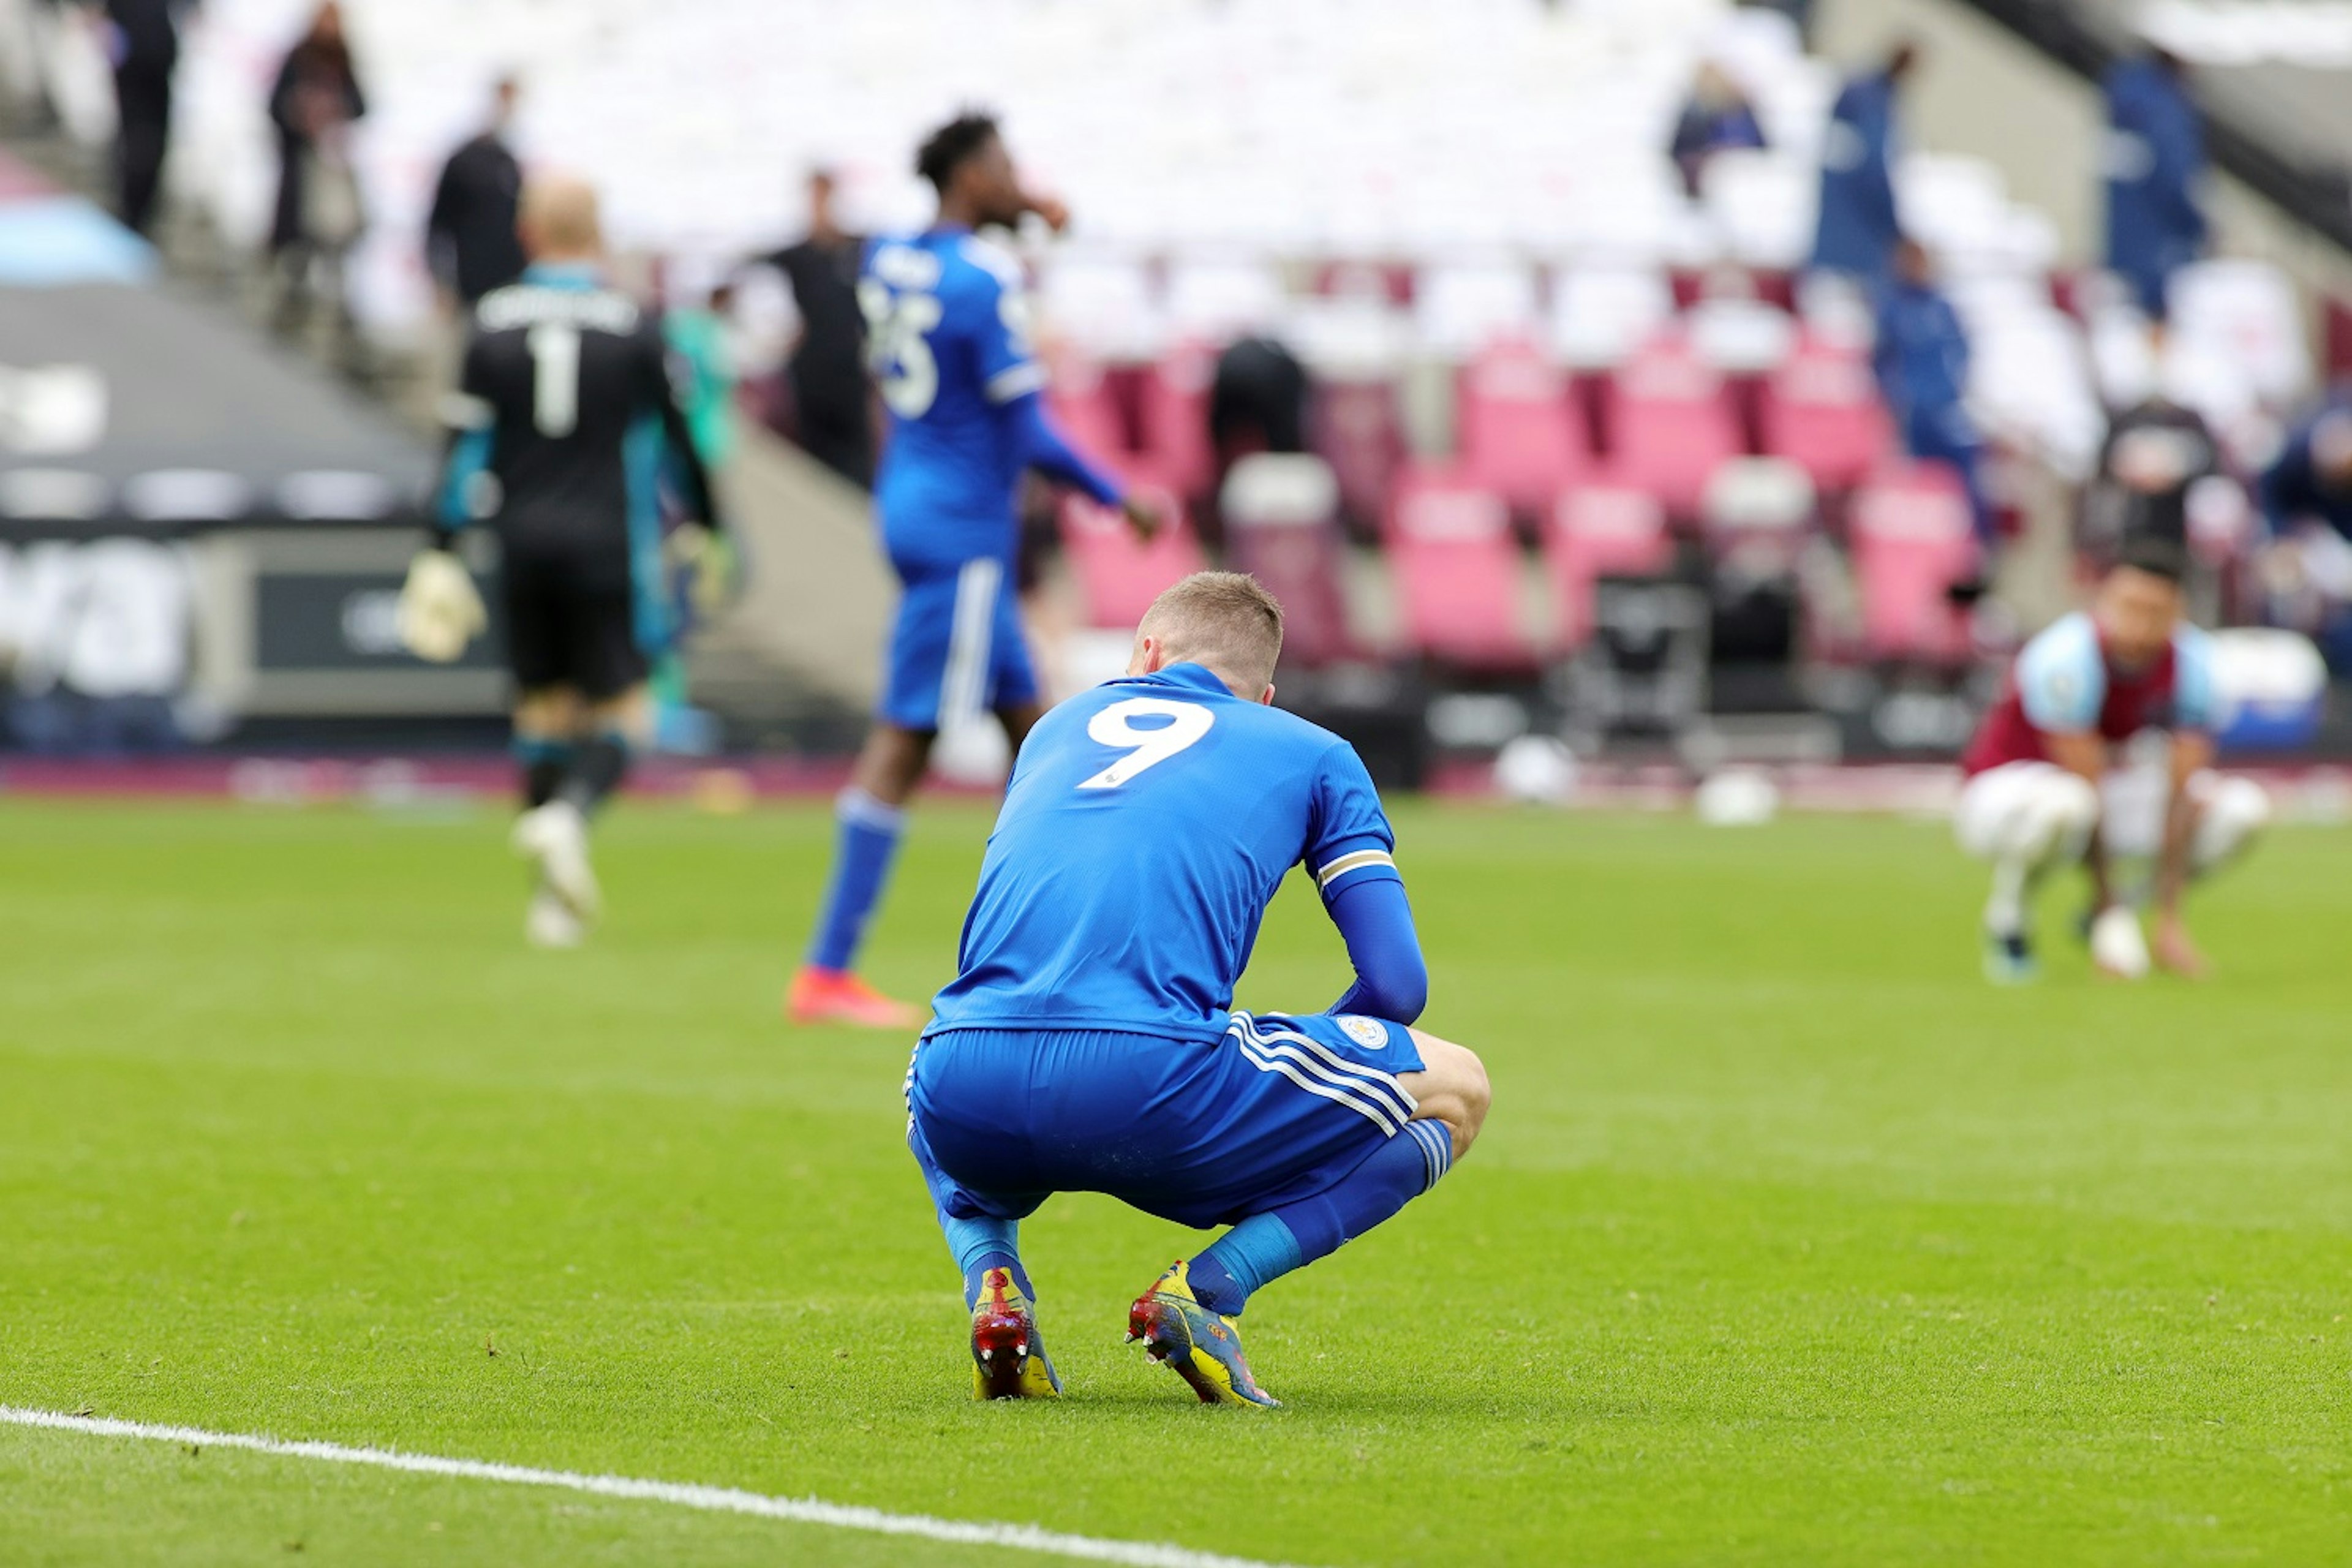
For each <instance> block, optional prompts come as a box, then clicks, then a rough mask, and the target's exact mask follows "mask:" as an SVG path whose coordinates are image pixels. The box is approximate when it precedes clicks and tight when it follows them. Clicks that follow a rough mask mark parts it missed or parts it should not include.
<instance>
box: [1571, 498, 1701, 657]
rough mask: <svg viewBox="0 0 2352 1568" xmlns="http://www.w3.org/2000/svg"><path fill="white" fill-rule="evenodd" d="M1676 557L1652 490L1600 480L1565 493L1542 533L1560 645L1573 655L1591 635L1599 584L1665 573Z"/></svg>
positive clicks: (1661, 508)
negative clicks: (1595, 586)
mask: <svg viewBox="0 0 2352 1568" xmlns="http://www.w3.org/2000/svg"><path fill="white" fill-rule="evenodd" d="M1674 557H1675V545H1674V539H1673V536H1672V535H1671V534H1669V533H1668V532H1667V531H1666V511H1665V508H1664V507H1663V506H1661V505H1660V504H1659V502H1658V498H1657V497H1655V496H1654V495H1652V494H1650V493H1649V492H1648V491H1647V490H1643V489H1635V488H1633V486H1630V485H1623V484H1616V483H1609V482H1601V481H1596V482H1593V483H1590V484H1584V485H1580V486H1578V487H1577V488H1576V489H1571V490H1569V491H1566V492H1565V493H1563V494H1562V495H1561V496H1560V497H1559V499H1558V500H1557V501H1555V502H1554V503H1553V506H1552V509H1551V515H1550V517H1549V519H1547V520H1546V524H1545V527H1544V531H1543V561H1544V576H1545V578H1546V580H1547V581H1548V582H1549V584H1550V585H1551V596H1552V607H1553V613H1554V615H1555V616H1556V617H1557V625H1558V641H1559V647H1561V648H1562V649H1563V650H1571V651H1572V650H1574V649H1576V648H1579V647H1582V646H1583V645H1584V641H1585V639H1586V638H1587V637H1591V635H1592V588H1593V584H1595V583H1597V582H1599V581H1600V580H1601V578H1603V577H1616V576H1624V577H1633V576H1648V575H1652V574H1657V573H1663V572H1664V571H1665V570H1666V569H1667V567H1669V566H1671V565H1672V564H1673V563H1674Z"/></svg>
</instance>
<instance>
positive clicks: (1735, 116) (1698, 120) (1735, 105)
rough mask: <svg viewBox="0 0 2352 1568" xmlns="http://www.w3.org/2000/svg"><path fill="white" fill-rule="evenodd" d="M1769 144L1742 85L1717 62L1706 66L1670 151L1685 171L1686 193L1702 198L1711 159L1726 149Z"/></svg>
mask: <svg viewBox="0 0 2352 1568" xmlns="http://www.w3.org/2000/svg"><path fill="white" fill-rule="evenodd" d="M1766 145H1769V143H1767V142H1766V141H1765V139H1764V127H1763V126H1762V125H1761V124H1760V123H1759V122H1758V121H1757V118H1756V109H1755V106H1754V105H1752V104H1750V103H1749V102H1748V95H1747V94H1746V93H1743V92H1741V91H1740V90H1739V84H1738V82H1735V81H1733V80H1732V79H1731V78H1730V77H1729V76H1728V75H1727V74H1726V73H1725V71H1724V69H1723V68H1722V67H1720V66H1718V65H1717V64H1716V63H1715V62H1714V61H1712V60H1709V61H1707V62H1706V63H1705V64H1702V65H1701V66H1700V67H1699V68H1698V76H1697V79H1696V80H1694V81H1693V82H1692V83H1691V94H1690V97H1689V98H1688V99H1687V100H1685V102H1684V104H1683V112H1682V117H1681V118H1680V119H1679V120H1677V121H1675V140H1674V145H1673V146H1672V147H1671V148H1669V149H1668V152H1669V153H1670V155H1671V156H1672V157H1673V158H1674V161H1675V168H1676V169H1677V170H1679V171H1681V174H1682V177H1683V189H1684V191H1685V193H1687V194H1688V195H1691V196H1693V197H1696V195H1698V193H1699V181H1700V178H1701V177H1702V176H1703V175H1704V174H1706V164H1707V160H1708V159H1710V158H1712V157H1713V156H1714V155H1715V154H1716V153H1720V152H1722V151H1723V150H1724V149H1725V148H1727V147H1763V146H1766Z"/></svg>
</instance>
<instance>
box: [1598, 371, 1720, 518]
mask: <svg viewBox="0 0 2352 1568" xmlns="http://www.w3.org/2000/svg"><path fill="white" fill-rule="evenodd" d="M1610 430H1611V432H1612V437H1611V439H1612V444H1613V447H1614V450H1613V451H1612V454H1611V458H1612V465H1611V466H1612V468H1613V469H1614V471H1615V472H1616V473H1617V475H1618V476H1619V477H1620V478H1621V479H1625V480H1626V481H1628V482H1630V483H1632V484H1634V485H1638V486H1639V487H1641V488H1642V489H1645V490H1648V491H1649V492H1650V493H1651V494H1652V495H1654V496H1656V497H1657V498H1658V499H1659V500H1662V501H1664V502H1665V504H1666V509H1667V510H1669V511H1670V512H1673V513H1675V515H1677V516H1685V517H1686V516H1690V515H1692V514H1694V513H1696V511H1697V510H1698V505H1699V500H1700V498H1701V497H1703V496H1704V495H1705V494H1706V481H1707V480H1708V479H1710V478H1712V477H1713V476H1714V473H1715V470H1716V469H1717V468H1718V467H1720V466H1721V465H1722V464H1723V463H1725V462H1727V461H1728V460H1729V459H1731V458H1736V457H1738V456H1739V455H1740V453H1741V451H1742V450H1743V447H1742V443H1741V440H1740V436H1739V419H1738V413H1737V412H1736V411H1735V410H1734V408H1733V406H1732V403H1731V398H1730V395H1729V394H1728V392H1727V389H1726V388H1725V386H1724V384H1723V377H1722V375H1721V374H1719V373H1718V372H1717V371H1716V370H1715V368H1714V367H1713V366H1711V365H1709V364H1707V363H1706V362H1705V361H1703V360H1701V359H1700V358H1699V357H1698V356H1697V355H1696V354H1695V353H1692V352H1691V351H1690V348H1689V347H1688V345H1687V344H1685V343H1684V342H1682V341H1681V340H1680V339H1678V338H1675V337H1663V338H1660V339H1658V340H1656V341H1654V342H1652V343H1651V344H1650V345H1649V346H1648V347H1646V348H1644V349H1643V350H1642V351H1641V352H1640V353H1637V354H1635V355H1634V356H1633V358H1632V359H1631V360H1629V361H1627V362H1626V363H1625V364H1624V365H1623V366H1622V367H1621V368H1620V369H1619V370H1618V372H1617V377H1616V389H1615V394H1614V408H1613V411H1612V416H1611V418H1610Z"/></svg>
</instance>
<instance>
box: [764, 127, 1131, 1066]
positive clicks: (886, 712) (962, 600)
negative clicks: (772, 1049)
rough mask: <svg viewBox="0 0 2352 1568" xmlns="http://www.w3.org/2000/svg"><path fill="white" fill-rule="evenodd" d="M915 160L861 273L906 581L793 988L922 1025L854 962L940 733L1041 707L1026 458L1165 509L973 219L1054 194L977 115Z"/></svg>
mask: <svg viewBox="0 0 2352 1568" xmlns="http://www.w3.org/2000/svg"><path fill="white" fill-rule="evenodd" d="M916 169H917V172H918V173H919V174H921V175H922V176H923V177H924V178H925V179H926V180H928V181H929V182H930V184H932V186H933V187H934V188H935V189H936V190H937V191H938V192H939V218H938V221H937V222H936V223H935V224H933V225H932V226H931V227H929V229H926V230H925V231H924V232H922V233H921V234H919V235H913V236H909V237H905V238H898V239H883V240H878V241H877V242H875V243H874V244H873V245H872V246H871V247H869V248H868V250H867V253H866V267H865V271H864V274H863V276H862V277H861V278H860V279H858V284H857V297H858V303H859V306H860V308H861V310H863V312H864V314H865V317H866V334H867V357H868V360H869V363H870V365H871V368H872V370H873V372H874V375H875V380H876V383H877V385H878V386H879V388H880V390H881V395H882V403H883V405H884V407H886V408H887V410H888V411H889V439H888V445H887V448H886V450H885V452H884V455H883V459H882V466H881V471H880V474H879V476H878V478H877V482H876V485H875V496H874V500H875V510H876V514H877V518H878V520H879V521H880V523H881V532H882V544H883V548H884V550H885V551H886V552H887V554H888V556H889V559H890V564H891V567H892V569H893V570H894V571H895V572H896V573H897V574H898V581H899V584H900V595H899V602H898V615H897V617H896V619H895V621H894V623H893V625H892V627H891V631H890V643H889V652H888V667H887V674H886V679H885V685H884V692H883V696H882V700H881V704H880V710H879V711H878V712H877V715H876V717H875V721H874V726H873V729H872V731H871V732H870V733H869V734H868V735H867V737H866V745H865V748H864V750H863V751H862V752H860V753H859V755H858V758H857V763H856V769H855V770H854V772H853V773H852V774H851V778H850V783H849V786H848V788H846V789H845V790H844V791H843V792H842V795H841V797H840V800H839V802H838V807H837V809H838V816H839V823H840V826H839V835H840V837H839V840H838V843H837V845H836V847H835V856H834V867H833V874H832V877H831V879H829V882H828V884H827V887H826V889H825V893H824V909H823V911H822V913H821V914H820V916H819V919H818V924H817V930H816V933H815V935H814V939H813V940H812V941H811V942H810V945H809V950H808V954H807V959H806V962H805V963H804V964H803V966H802V968H801V970H800V972H799V973H798V974H796V975H795V976H794V977H793V984H792V990H791V994H790V995H789V996H788V997H787V998H786V1009H787V1011H788V1012H789V1013H790V1015H791V1016H792V1017H793V1019H794V1021H796V1022H800V1023H845V1024H856V1025H866V1026H876V1027H883V1028H906V1029H910V1028H913V1027H915V1026H918V1025H919V1023H920V1022H921V1018H922V1015H921V1014H920V1013H919V1011H918V1010H916V1009H914V1008H912V1007H909V1006H908V1005H905V1004H902V1003H899V1002H895V1001H893V1000H891V999H889V998H888V997H886V996H883V995H881V994H879V993H877V992H876V991H875V990H873V989H872V988H871V987H869V986H868V985H866V984H865V983H864V982H863V981H861V980H860V979H859V978H858V977H857V976H856V973H854V969H855V965H856V957H857V949H858V945H859V942H860V940H861V938H862V937H863V935H864V933H865V929H866V921H867V919H868V918H869V916H870V915H871V914H872V912H873V910H874V908H875V906H876V904H877V902H878V901H879V900H880V899H881V896H882V889H883V887H884V884H885V883H886V882H887V879H888V877H889V871H890V862H891V860H892V858H893V857H894V856H895V854H896V853H897V849H898V835H899V830H900V826H901V820H902V813H903V812H904V809H905V807H906V804H907V802H908V799H909V798H910V797H911V796H912V795H913V794H914V792H915V787H916V785H917V784H918V783H919V782H920V780H921V778H922V775H923V770H924V767H925V766H926V764H927V763H929V758H930V752H931V744H932V742H933V741H934V740H935V739H936V738H937V736H938V734H939V731H940V730H941V729H944V728H950V727H952V726H954V725H956V724H958V723H960V722H962V721H973V720H978V719H980V718H981V717H982V716H983V715H985V714H988V713H994V714H995V715H996V717H997V718H998V720H999V721H1001V722H1002V723H1003V726H1004V729H1005V731H1006V733H1007V734H1008V735H1009V736H1010V737H1011V739H1012V742H1013V746H1014V748H1015V749H1016V750H1017V749H1018V748H1019V747H1020V745H1021V742H1022V738H1023V737H1024V736H1025V735H1026V734H1027V733H1028V731H1029V728H1030V726H1031V725H1033V724H1034V723H1035V722H1036V721H1037V716H1038V714H1039V712H1040V711H1041V710H1040V707H1039V704H1038V687H1037V677H1036V673H1035V671H1034V669H1033V668H1031V666H1030V662H1029V654H1028V650H1027V648H1026V647H1024V644H1023V641H1022V637H1021V626H1020V621H1019V617H1018V608H1017V601H1016V598H1015V595H1014V588H1013V550H1014V545H1015V542H1016V538H1017V527H1016V521H1015V515H1014V496H1015V492H1016V489H1017V488H1018V486H1019V484H1020V482H1021V477H1022V475H1023V474H1024V472H1026V471H1028V470H1030V469H1034V470H1036V471H1037V472H1039V473H1042V474H1044V475H1045V476H1046V477H1047V478H1048V479H1054V480H1055V481H1057V482H1060V483H1062V484H1066V485H1070V486H1074V487H1076V489H1081V490H1084V491H1085V492H1086V493H1087V495H1089V496H1091V497H1093V498H1094V499H1095V500H1097V501H1100V502H1101V503H1103V504H1104V505H1106V506H1119V507H1123V508H1124V509H1125V510H1126V511H1127V514H1128V518H1129V521H1130V523H1131V524H1132V525H1133V526H1134V527H1135V528H1136V530H1137V531H1139V533H1144V534H1149V533H1150V531H1151V530H1152V529H1153V527H1155V526H1156V519H1155V518H1154V516H1153V514H1152V513H1151V512H1150V510H1149V509H1148V508H1147V507H1145V506H1144V505H1143V504H1142V503H1141V502H1139V501H1138V500H1134V499H1133V498H1131V497H1129V495H1128V493H1127V491H1126V489H1125V488H1124V487H1123V486H1122V485H1121V484H1120V483H1119V482H1118V480H1117V479H1114V478H1113V477H1112V476H1110V475H1109V474H1108V473H1105V472H1104V471H1102V470H1101V469H1100V468H1097V467H1096V466H1095V465H1094V464H1093V463H1091V462H1089V461H1087V458H1084V457H1083V456H1081V455H1080V454H1079V453H1077V452H1076V451H1075V450H1073V449H1072V448H1071V447H1070V446H1069V445H1068V443H1067V442H1066V441H1065V440H1063V438H1062V437H1061V436H1060V435H1059V434H1058V433H1057V432H1056V431H1055V429H1054V426H1053V425H1052V424H1051V422H1050V421H1048V420H1047V418H1046V416H1045V407H1044V399H1043V395H1042V394H1043V392H1044V389H1045V366H1044V365H1043V364H1042V363H1039V362H1038V360H1037V358H1036V356H1035V353H1034V350H1033V348H1032V346H1031V343H1030V339H1029V302H1028V298H1027V295H1026V293H1025V292H1024V288H1023V282H1022V275H1021V269H1020V266H1019V263H1018V262H1017V261H1016V260H1015V258H1013V256H1012V255H1011V254H1010V253H1009V252H1007V251H1005V250H1003V249H1002V248H1000V247H997V246H995V245H993V244H992V243H991V242H989V241H987V240H985V239H982V238H981V237H978V236H977V235H976V234H975V233H974V232H973V231H974V230H975V229H977V228H981V227H984V226H990V225H999V226H1011V225H1013V224H1017V223H1018V222H1020V220H1021V218H1022V216H1023V215H1024V214H1025V213H1028V212H1033V211H1034V212H1040V213H1043V214H1045V215H1046V216H1048V217H1049V218H1052V217H1056V216H1060V215H1059V214H1058V210H1057V209H1056V208H1055V205H1054V204H1051V203H1049V202H1046V201H1045V200H1043V199H1041V198H1038V197H1034V196H1032V195H1029V194H1028V193H1027V192H1025V191H1024V189H1023V188H1022V185H1021V182H1020V179H1019V177H1018V175H1017V174H1016V173H1015V171H1014V169H1013V161H1012V159H1011V158H1010V157H1009V156H1008V155H1007V154H1006V153H1005V150H1004V143H1003V140H1002V138H1001V137H1000V136H999V135H998V133H997V129H996V125H995V122H994V121H992V120H990V119H988V118H986V117H985V116H982V115H964V116H961V117H960V118H958V119H956V120H954V121H950V122H949V123H948V124H947V125H945V126H943V127H941V128H940V131H939V132H937V133H935V134H934V135H933V136H932V137H931V138H930V140H929V141H928V142H925V143H924V145H923V148H922V151H921V153H919V155H918V157H917V160H916Z"/></svg>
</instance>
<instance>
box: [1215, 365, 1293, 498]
mask: <svg viewBox="0 0 2352 1568" xmlns="http://www.w3.org/2000/svg"><path fill="white" fill-rule="evenodd" d="M1308 390H1309V388H1308V384H1307V369H1306V367H1305V366H1304V365H1302V364H1300V363H1298V356H1297V355H1296V354H1294V353H1291V352H1290V351H1289V349H1287V348H1286V347H1284V346H1283V344H1282V343H1281V342H1277V341H1276V340H1275V339H1273V338H1269V337H1263V336H1256V335H1253V336H1250V337H1245V338H1242V339H1240V340H1238V341H1236V342H1234V343H1233V344H1231V345H1230V346H1228V347H1227V348H1226V350H1225V351H1224V352H1223V353H1221V354H1219V355H1218V356H1217V368H1216V371H1215V374H1213V376H1212V378H1211V380H1210V383H1209V445H1210V448H1211V450H1212V451H1213V452H1214V453H1215V455H1216V486H1217V489H1220V490H1222V489H1223V485H1224V478H1225V472H1226V470H1227V469H1229V468H1232V467H1233V466H1234V464H1235V463H1237V462H1239V461H1240V460H1241V459H1242V458H1246V457H1248V456H1249V455H1250V454H1251V453H1253V452H1304V451H1305V450H1307V394H1308Z"/></svg>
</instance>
